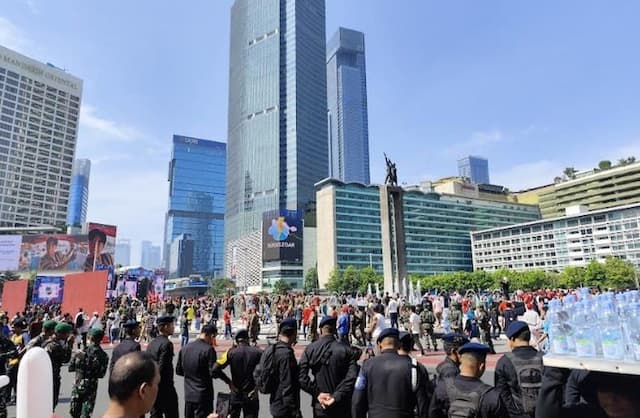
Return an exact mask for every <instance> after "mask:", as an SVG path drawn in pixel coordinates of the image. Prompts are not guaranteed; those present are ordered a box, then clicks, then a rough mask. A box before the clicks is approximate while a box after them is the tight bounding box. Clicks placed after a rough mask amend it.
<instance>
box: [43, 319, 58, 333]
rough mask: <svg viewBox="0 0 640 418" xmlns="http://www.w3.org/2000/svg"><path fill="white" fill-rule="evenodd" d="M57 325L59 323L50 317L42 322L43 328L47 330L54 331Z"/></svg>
mask: <svg viewBox="0 0 640 418" xmlns="http://www.w3.org/2000/svg"><path fill="white" fill-rule="evenodd" d="M56 325H58V323H57V322H56V321H54V320H52V319H50V320H48V321H44V322H43V323H42V329H46V330H47V331H53V330H54V329H56Z"/></svg>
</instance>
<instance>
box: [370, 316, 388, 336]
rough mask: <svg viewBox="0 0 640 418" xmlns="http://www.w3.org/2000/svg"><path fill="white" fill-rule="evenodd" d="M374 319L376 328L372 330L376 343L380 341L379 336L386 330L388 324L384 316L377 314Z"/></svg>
mask: <svg viewBox="0 0 640 418" xmlns="http://www.w3.org/2000/svg"><path fill="white" fill-rule="evenodd" d="M374 318H376V327H375V328H374V329H373V330H371V337H372V338H373V341H376V340H377V339H378V335H380V333H381V332H382V330H383V329H385V328H386V324H385V322H384V316H383V315H382V314H379V313H377V314H375V316H374Z"/></svg>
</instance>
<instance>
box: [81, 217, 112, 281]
mask: <svg viewBox="0 0 640 418" xmlns="http://www.w3.org/2000/svg"><path fill="white" fill-rule="evenodd" d="M87 230H88V231H89V233H88V234H87V240H88V242H89V254H88V256H87V259H86V260H85V264H84V268H83V271H86V272H87V271H102V270H112V271H113V268H114V267H115V263H114V258H115V253H116V232H117V227H116V226H114V225H103V224H98V223H94V222H90V223H89V224H88V227H87Z"/></svg>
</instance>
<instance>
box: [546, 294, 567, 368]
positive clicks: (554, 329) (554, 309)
mask: <svg viewBox="0 0 640 418" xmlns="http://www.w3.org/2000/svg"><path fill="white" fill-rule="evenodd" d="M560 310H561V305H560V301H559V300H557V299H553V300H551V301H550V302H549V311H548V312H547V320H548V321H549V342H550V347H551V348H550V351H551V353H553V354H557V355H561V356H562V355H567V354H569V342H568V338H567V327H566V326H565V324H564V322H563V320H562V318H561V316H560Z"/></svg>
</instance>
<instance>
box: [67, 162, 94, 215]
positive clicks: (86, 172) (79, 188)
mask: <svg viewBox="0 0 640 418" xmlns="http://www.w3.org/2000/svg"><path fill="white" fill-rule="evenodd" d="M90 175H91V161H90V160H87V159H85V158H79V159H77V160H75V161H74V162H73V172H72V174H71V188H70V190H69V208H68V210H67V225H70V226H75V227H81V226H82V225H84V223H85V222H86V221H87V207H88V205H89V176H90Z"/></svg>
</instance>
